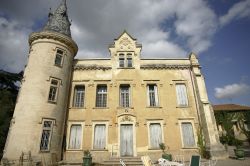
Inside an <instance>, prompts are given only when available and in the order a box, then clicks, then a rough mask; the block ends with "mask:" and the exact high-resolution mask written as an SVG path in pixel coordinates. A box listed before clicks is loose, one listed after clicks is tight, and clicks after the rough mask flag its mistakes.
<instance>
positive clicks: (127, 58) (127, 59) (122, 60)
mask: <svg viewBox="0 0 250 166" xmlns="http://www.w3.org/2000/svg"><path fill="white" fill-rule="evenodd" d="M119 67H128V68H129V67H133V59H132V54H131V53H127V54H124V53H120V54H119Z"/></svg>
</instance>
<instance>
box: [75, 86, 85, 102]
mask: <svg viewBox="0 0 250 166" xmlns="http://www.w3.org/2000/svg"><path fill="white" fill-rule="evenodd" d="M74 93H75V94H74V107H83V106H84V96H85V87H84V86H83V85H77V86H75V92H74Z"/></svg>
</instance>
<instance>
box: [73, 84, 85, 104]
mask: <svg viewBox="0 0 250 166" xmlns="http://www.w3.org/2000/svg"><path fill="white" fill-rule="evenodd" d="M78 87H83V99H82V106H76V95H77V93H76V92H77V88H78ZM85 99H86V86H85V85H83V84H78V85H75V86H74V88H73V102H72V107H73V108H84V107H85V104H86V103H85Z"/></svg>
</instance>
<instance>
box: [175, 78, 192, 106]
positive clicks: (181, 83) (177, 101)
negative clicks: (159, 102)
mask: <svg viewBox="0 0 250 166" xmlns="http://www.w3.org/2000/svg"><path fill="white" fill-rule="evenodd" d="M178 85H183V86H185V93H186V102H187V104H186V105H182V104H179V96H178V92H177V86H178ZM175 94H176V103H177V107H188V106H189V100H188V89H187V85H186V83H183V82H178V83H176V84H175Z"/></svg>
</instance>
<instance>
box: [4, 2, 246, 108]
mask: <svg viewBox="0 0 250 166" xmlns="http://www.w3.org/2000/svg"><path fill="white" fill-rule="evenodd" d="M60 1H61V0H53V1H52V0H36V1H34V0H22V1H17V0H8V1H5V0H0V2H1V6H0V69H4V70H7V71H11V72H19V71H20V70H23V69H24V65H25V64H26V61H27V54H28V42H27V41H28V35H29V34H30V33H31V32H33V31H39V30H41V28H42V26H43V25H44V24H45V22H46V20H47V15H48V12H49V8H52V10H54V9H55V8H56V6H58V4H59V3H60ZM68 12H69V17H70V19H72V20H73V21H72V26H71V31H72V37H73V39H74V40H75V41H76V42H77V43H78V46H79V52H78V54H77V58H92V57H108V56H109V53H108V49H107V46H108V45H109V44H110V43H112V42H113V39H114V38H116V37H117V36H118V35H119V34H120V33H121V32H122V31H123V30H124V29H126V30H127V31H128V32H129V33H130V34H131V35H132V36H133V37H135V38H137V39H138V42H139V43H141V44H142V45H143V51H142V57H147V58H149V57H150V58H154V57H161V58H182V57H187V56H188V55H189V53H190V52H195V53H197V54H198V57H199V61H200V64H201V66H202V72H203V74H204V76H205V78H206V85H207V90H208V95H209V99H210V101H211V102H212V103H213V104H219V103H236V104H244V105H250V70H249V67H248V66H249V65H248V64H249V62H250V55H249V52H250V0H241V1H239V0H209V1H208V0H207V1H204V0H175V1H173V0H158V1H155V0H143V1H136V3H135V1H133V0H110V1H103V0H92V1H87V0H74V1H72V0H71V1H69V0H68Z"/></svg>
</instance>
